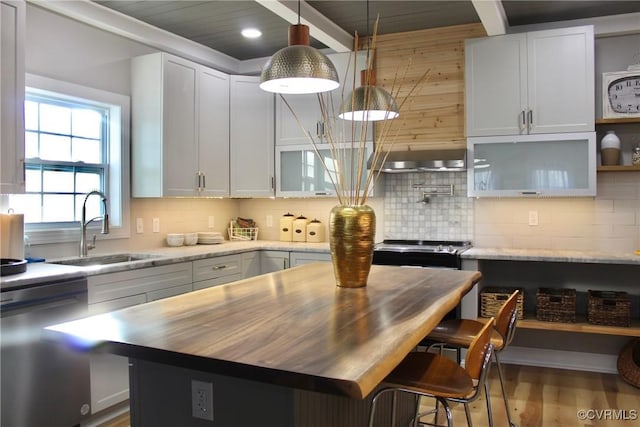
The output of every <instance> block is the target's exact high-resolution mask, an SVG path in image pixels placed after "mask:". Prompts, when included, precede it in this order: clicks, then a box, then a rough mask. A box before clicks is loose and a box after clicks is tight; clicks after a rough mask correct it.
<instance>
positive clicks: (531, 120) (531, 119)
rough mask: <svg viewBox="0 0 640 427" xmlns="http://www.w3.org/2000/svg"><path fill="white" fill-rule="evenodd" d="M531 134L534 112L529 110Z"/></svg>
mask: <svg viewBox="0 0 640 427" xmlns="http://www.w3.org/2000/svg"><path fill="white" fill-rule="evenodd" d="M528 122H529V132H531V128H532V127H533V110H529V120H528Z"/></svg>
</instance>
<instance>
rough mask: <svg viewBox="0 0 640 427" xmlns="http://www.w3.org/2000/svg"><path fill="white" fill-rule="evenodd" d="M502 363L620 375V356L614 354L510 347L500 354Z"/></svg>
mask: <svg viewBox="0 0 640 427" xmlns="http://www.w3.org/2000/svg"><path fill="white" fill-rule="evenodd" d="M500 362H501V363H511V364H515V365H527V366H541V367H545V368H559V369H571V370H576V371H589V372H600V373H605V374H616V373H618V368H617V362H618V356H616V355H613V354H599V353H582V352H576V351H563V350H549V349H544V348H530V347H515V346H509V347H507V348H506V349H505V350H504V351H503V352H501V353H500Z"/></svg>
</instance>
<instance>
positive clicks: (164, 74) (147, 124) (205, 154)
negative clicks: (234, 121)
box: [131, 53, 229, 197]
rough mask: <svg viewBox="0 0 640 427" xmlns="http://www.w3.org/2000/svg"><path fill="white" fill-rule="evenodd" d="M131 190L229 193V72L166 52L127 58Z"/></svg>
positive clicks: (135, 194) (150, 194)
mask: <svg viewBox="0 0 640 427" xmlns="http://www.w3.org/2000/svg"><path fill="white" fill-rule="evenodd" d="M131 79H132V88H131V91H132V141H131V152H132V171H131V175H132V195H133V197H162V196H218V197H219V196H228V195H229V76H228V75H227V74H224V73H221V72H219V71H216V70H213V69H210V68H207V67H204V66H201V65H199V64H195V63H193V62H191V61H188V60H185V59H182V58H178V57H175V56H173V55H169V54H167V53H154V54H150V55H145V56H141V57H137V58H134V59H133V60H132V73H131Z"/></svg>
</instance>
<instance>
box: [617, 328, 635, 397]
mask: <svg viewBox="0 0 640 427" xmlns="http://www.w3.org/2000/svg"><path fill="white" fill-rule="evenodd" d="M618 373H619V374H620V377H622V379H623V380H625V381H626V382H628V383H629V384H631V385H632V386H634V387H638V388H640V338H634V339H632V340H631V341H629V342H628V343H627V345H625V346H624V348H623V349H622V351H621V352H620V355H619V356H618Z"/></svg>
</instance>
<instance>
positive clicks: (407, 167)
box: [368, 149, 467, 173]
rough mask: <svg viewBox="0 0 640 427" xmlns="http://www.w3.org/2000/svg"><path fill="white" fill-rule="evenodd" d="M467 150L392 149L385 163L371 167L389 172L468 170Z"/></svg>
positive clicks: (370, 161)
mask: <svg viewBox="0 0 640 427" xmlns="http://www.w3.org/2000/svg"><path fill="white" fill-rule="evenodd" d="M466 158H467V150H465V149H457V150H424V151H391V152H389V155H388V156H387V158H386V160H385V162H384V163H383V164H381V165H380V164H378V165H376V166H374V167H372V165H371V163H372V158H370V159H369V165H368V166H369V168H370V169H373V170H374V171H378V170H380V171H382V172H387V173H403V172H452V171H465V170H466Z"/></svg>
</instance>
